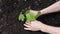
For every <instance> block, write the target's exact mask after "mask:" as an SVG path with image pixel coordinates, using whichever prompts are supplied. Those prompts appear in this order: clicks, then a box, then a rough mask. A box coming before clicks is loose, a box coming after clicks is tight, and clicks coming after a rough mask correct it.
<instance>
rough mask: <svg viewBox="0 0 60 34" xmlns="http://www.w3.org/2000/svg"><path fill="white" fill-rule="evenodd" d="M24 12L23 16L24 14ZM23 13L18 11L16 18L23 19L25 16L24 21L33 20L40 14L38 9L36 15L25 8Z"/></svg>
mask: <svg viewBox="0 0 60 34" xmlns="http://www.w3.org/2000/svg"><path fill="white" fill-rule="evenodd" d="M24 14H25V16H26V17H25V16H24ZM24 14H22V12H21V13H20V15H19V17H18V19H19V21H20V20H21V21H24V19H25V18H26V21H35V20H36V19H37V17H39V16H40V11H38V13H37V14H36V16H34V15H33V13H31V12H30V10H27V11H26V12H25V13H24Z"/></svg>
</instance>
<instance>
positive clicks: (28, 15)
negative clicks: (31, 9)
mask: <svg viewBox="0 0 60 34" xmlns="http://www.w3.org/2000/svg"><path fill="white" fill-rule="evenodd" d="M26 19H27V21H35V20H36V18H35V16H34V15H33V14H31V13H27V14H26Z"/></svg>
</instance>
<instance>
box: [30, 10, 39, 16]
mask: <svg viewBox="0 0 60 34" xmlns="http://www.w3.org/2000/svg"><path fill="white" fill-rule="evenodd" d="M30 12H31V13H32V14H33V15H34V16H36V15H37V13H38V11H35V10H30Z"/></svg>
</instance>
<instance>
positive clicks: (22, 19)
mask: <svg viewBox="0 0 60 34" xmlns="http://www.w3.org/2000/svg"><path fill="white" fill-rule="evenodd" d="M18 19H19V21H20V20H21V21H24V19H25V17H24V15H23V14H22V12H21V13H20V15H19V17H18Z"/></svg>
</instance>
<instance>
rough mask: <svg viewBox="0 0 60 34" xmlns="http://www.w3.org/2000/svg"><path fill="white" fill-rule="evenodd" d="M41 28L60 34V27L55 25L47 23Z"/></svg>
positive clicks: (52, 33)
mask: <svg viewBox="0 0 60 34" xmlns="http://www.w3.org/2000/svg"><path fill="white" fill-rule="evenodd" d="M40 26H41V27H40V30H42V31H44V32H48V33H51V34H60V27H53V26H48V25H45V24H42V25H40Z"/></svg>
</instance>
